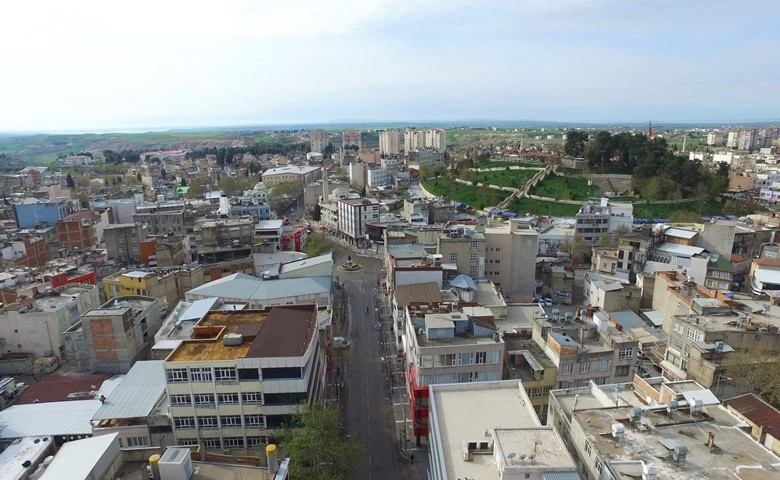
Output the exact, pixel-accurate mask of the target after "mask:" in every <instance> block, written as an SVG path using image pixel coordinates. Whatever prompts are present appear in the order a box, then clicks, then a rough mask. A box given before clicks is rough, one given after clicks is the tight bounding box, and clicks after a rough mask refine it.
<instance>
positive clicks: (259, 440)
mask: <svg viewBox="0 0 780 480" xmlns="http://www.w3.org/2000/svg"><path fill="white" fill-rule="evenodd" d="M266 443H268V441H267V440H266V438H265V437H246V446H247V447H250V448H251V447H259V446H260V445H265V444H266Z"/></svg>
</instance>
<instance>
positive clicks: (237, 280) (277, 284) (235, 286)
mask: <svg viewBox="0 0 780 480" xmlns="http://www.w3.org/2000/svg"><path fill="white" fill-rule="evenodd" d="M331 282H332V277H304V278H282V279H278V280H263V279H260V278H257V277H253V276H251V275H246V274H244V273H234V274H233V275H230V276H227V277H225V278H220V279H219V280H214V281H213V282H209V283H207V284H205V285H202V286H200V287H198V288H194V289H192V290H190V291H189V292H187V293H188V294H191V295H205V296H209V297H220V298H235V299H242V300H261V301H262V300H273V299H276V298H286V297H295V296H300V295H314V294H318V293H327V292H330V287H331Z"/></svg>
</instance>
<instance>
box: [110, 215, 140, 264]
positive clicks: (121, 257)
mask: <svg viewBox="0 0 780 480" xmlns="http://www.w3.org/2000/svg"><path fill="white" fill-rule="evenodd" d="M148 228H149V227H148V226H147V225H146V224H142V223H116V224H112V225H108V226H106V228H105V230H104V231H103V241H104V242H105V244H106V251H107V253H108V257H109V258H112V259H115V260H116V261H118V262H120V263H123V264H125V265H140V264H141V242H143V241H144V240H145V239H146V236H147V231H148Z"/></svg>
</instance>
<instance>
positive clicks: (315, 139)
mask: <svg viewBox="0 0 780 480" xmlns="http://www.w3.org/2000/svg"><path fill="white" fill-rule="evenodd" d="M309 140H310V141H311V151H312V152H316V153H322V151H323V150H325V147H327V146H328V132H327V130H325V129H323V128H315V129H314V130H312V131H310V132H309Z"/></svg>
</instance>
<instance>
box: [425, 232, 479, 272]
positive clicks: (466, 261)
mask: <svg viewBox="0 0 780 480" xmlns="http://www.w3.org/2000/svg"><path fill="white" fill-rule="evenodd" d="M472 227H473V226H466V225H463V224H450V225H447V226H446V227H445V229H444V230H443V231H442V232H441V234H440V235H439V238H438V239H437V243H436V251H437V253H438V254H439V255H441V258H442V261H443V262H448V263H454V264H455V265H457V273H459V274H463V275H469V276H470V277H472V278H473V279H475V280H484V279H485V251H486V244H487V241H486V239H485V235H484V234H483V233H481V232H475V231H474V229H473V228H472Z"/></svg>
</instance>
